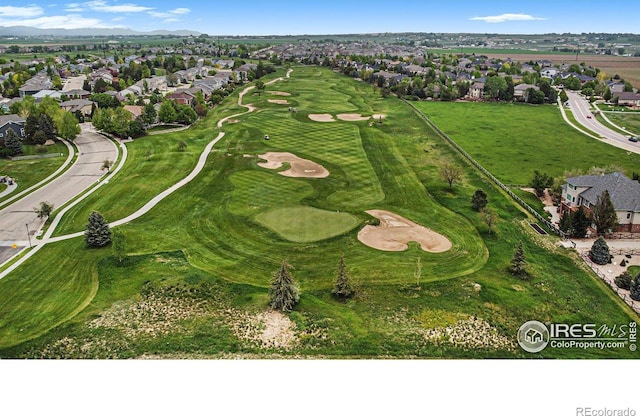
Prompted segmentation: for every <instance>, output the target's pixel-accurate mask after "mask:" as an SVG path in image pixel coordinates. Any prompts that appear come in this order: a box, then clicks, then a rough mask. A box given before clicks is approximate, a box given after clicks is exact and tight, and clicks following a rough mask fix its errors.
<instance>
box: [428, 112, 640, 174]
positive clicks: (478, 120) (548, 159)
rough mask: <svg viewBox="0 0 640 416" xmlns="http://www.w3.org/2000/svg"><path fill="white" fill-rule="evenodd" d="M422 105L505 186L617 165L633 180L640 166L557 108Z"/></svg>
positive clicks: (637, 158) (638, 160) (639, 157)
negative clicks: (576, 126) (576, 125)
mask: <svg viewBox="0 0 640 416" xmlns="http://www.w3.org/2000/svg"><path fill="white" fill-rule="evenodd" d="M416 106H417V107H418V108H419V109H420V110H422V111H423V112H424V113H425V114H426V115H427V116H428V117H429V118H430V119H431V120H432V121H433V122H435V123H436V125H438V127H439V128H440V129H442V130H443V131H444V132H445V133H446V134H448V135H449V136H450V137H451V138H452V139H453V140H454V141H455V142H456V143H458V144H459V145H460V146H462V148H463V149H464V150H465V151H467V152H468V153H469V154H470V155H471V156H472V157H473V158H474V159H476V160H477V161H478V162H480V164H481V165H483V166H484V167H485V168H486V169H488V170H489V171H490V172H491V173H493V175H495V176H496V177H497V178H498V179H500V180H501V181H502V182H503V183H505V184H516V185H526V184H527V183H529V181H530V179H531V178H532V177H533V171H534V170H539V171H540V172H545V173H547V174H548V175H551V176H553V177H558V176H560V175H562V174H563V173H564V171H565V170H571V169H574V168H579V169H583V170H587V169H589V168H591V167H592V166H600V167H605V166H609V165H612V164H615V165H618V166H620V167H622V168H624V170H625V173H626V174H627V176H629V177H631V175H632V173H633V172H634V171H637V170H638V166H639V163H640V155H638V154H635V153H633V154H628V153H627V152H625V151H623V150H620V149H618V148H616V147H614V146H610V145H608V144H606V143H603V142H599V141H596V140H594V139H591V138H589V137H586V136H584V135H583V134H581V133H580V132H578V131H576V130H575V129H573V128H571V127H570V126H568V125H567V124H566V123H565V122H564V121H563V120H562V117H561V115H560V113H559V111H558V108H557V107H556V106H552V105H547V106H531V105H525V104H495V103H445V102H419V103H416ZM460 120H464V123H461V122H460Z"/></svg>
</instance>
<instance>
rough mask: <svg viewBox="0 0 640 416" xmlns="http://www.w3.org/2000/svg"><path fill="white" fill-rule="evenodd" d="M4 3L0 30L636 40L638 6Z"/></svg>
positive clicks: (142, 0)
mask: <svg viewBox="0 0 640 416" xmlns="http://www.w3.org/2000/svg"><path fill="white" fill-rule="evenodd" d="M607 4H612V3H607V2H597V3H594V2H575V1H563V0H556V1H548V0H536V1H526V2H525V1H513V0H512V1H466V0H460V1H454V2H448V1H442V0H440V1H432V0H422V1H414V0H405V1H389V0H386V1H380V0H368V1H352V0H342V1H336V0H323V1H306V0H270V1H260V0H244V1H243V0H237V1H234V0H224V1H220V0H209V1H206V0H205V1H188V0H186V1H180V2H177V1H163V0H160V1H151V0H131V1H129V0H125V1H117V0H93V1H77V2H60V3H54V1H52V0H49V1H29V0H26V1H24V0H23V1H18V0H3V1H2V3H0V26H18V25H20V26H33V27H38V28H66V29H74V28H87V27H95V28H115V27H121V28H129V29H134V30H140V31H148V30H156V29H166V30H178V29H189V30H196V31H199V32H202V33H207V34H210V35H301V34H310V35H315V34H344V33H376V32H444V33H454V32H469V33H514V34H534V33H551V32H555V33H565V32H570V33H582V32H608V33H640V23H639V22H640V1H637V0H630V1H627V0H624V1H617V2H615V7H612V8H610V9H609V8H607Z"/></svg>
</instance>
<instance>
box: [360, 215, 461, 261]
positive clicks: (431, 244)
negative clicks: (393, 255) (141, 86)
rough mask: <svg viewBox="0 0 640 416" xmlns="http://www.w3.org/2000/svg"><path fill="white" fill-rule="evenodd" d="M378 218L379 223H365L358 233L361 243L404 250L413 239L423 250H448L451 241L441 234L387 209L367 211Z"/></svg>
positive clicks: (385, 249)
mask: <svg viewBox="0 0 640 416" xmlns="http://www.w3.org/2000/svg"><path fill="white" fill-rule="evenodd" d="M367 213H368V214H369V215H372V216H374V217H376V218H378V219H379V220H380V225H378V226H373V225H367V226H365V227H364V228H363V229H362V230H360V232H359V233H358V240H360V242H361V243H363V244H365V245H367V246H369V247H372V248H375V249H378V250H383V251H404V250H406V249H407V248H409V246H408V243H409V242H410V241H415V242H417V243H418V244H420V247H422V249H423V250H424V251H428V252H431V253H442V252H444V251H447V250H449V249H450V248H451V247H452V245H451V242H450V241H449V240H448V239H447V238H446V237H445V236H443V235H441V234H438V233H436V232H435V231H432V230H430V229H428V228H425V227H423V226H421V225H419V224H416V223H415V222H413V221H409V220H408V219H406V218H404V217H401V216H400V215H397V214H394V213H392V212H389V211H381V210H375V209H374V210H370V211H367Z"/></svg>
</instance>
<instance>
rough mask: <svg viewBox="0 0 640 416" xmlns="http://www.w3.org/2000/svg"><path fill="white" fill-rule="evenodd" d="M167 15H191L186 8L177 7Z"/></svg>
mask: <svg viewBox="0 0 640 416" xmlns="http://www.w3.org/2000/svg"><path fill="white" fill-rule="evenodd" d="M169 13H173V14H189V13H191V10H190V9H187V8H186V7H178V8H177V9H173V10H170V11H169Z"/></svg>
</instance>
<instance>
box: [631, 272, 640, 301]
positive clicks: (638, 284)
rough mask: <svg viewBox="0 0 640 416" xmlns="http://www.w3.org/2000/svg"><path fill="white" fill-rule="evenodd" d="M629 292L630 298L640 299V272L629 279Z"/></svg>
mask: <svg viewBox="0 0 640 416" xmlns="http://www.w3.org/2000/svg"><path fill="white" fill-rule="evenodd" d="M629 294H630V295H631V299H633V300H640V273H638V275H637V276H636V277H634V278H633V280H631V284H630V285H629Z"/></svg>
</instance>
